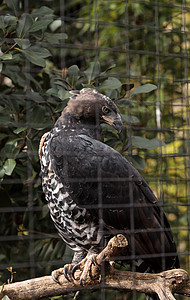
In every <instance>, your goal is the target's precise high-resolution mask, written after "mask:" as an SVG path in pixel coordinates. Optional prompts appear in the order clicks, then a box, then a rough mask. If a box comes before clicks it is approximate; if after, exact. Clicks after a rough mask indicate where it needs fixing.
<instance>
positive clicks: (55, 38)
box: [44, 32, 68, 44]
mask: <svg viewBox="0 0 190 300" xmlns="http://www.w3.org/2000/svg"><path fill="white" fill-rule="evenodd" d="M67 37H68V36H67V34H66V33H49V32H45V34H44V40H45V41H47V42H48V43H50V44H60V41H61V40H64V39H67Z"/></svg>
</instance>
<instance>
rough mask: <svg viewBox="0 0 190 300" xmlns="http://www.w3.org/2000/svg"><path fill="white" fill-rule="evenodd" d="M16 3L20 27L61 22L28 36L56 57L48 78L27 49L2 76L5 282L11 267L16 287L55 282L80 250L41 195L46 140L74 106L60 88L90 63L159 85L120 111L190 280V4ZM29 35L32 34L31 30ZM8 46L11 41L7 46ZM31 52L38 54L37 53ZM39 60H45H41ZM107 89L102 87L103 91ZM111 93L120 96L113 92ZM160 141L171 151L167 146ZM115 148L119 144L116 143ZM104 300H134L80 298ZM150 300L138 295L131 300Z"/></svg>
mask: <svg viewBox="0 0 190 300" xmlns="http://www.w3.org/2000/svg"><path fill="white" fill-rule="evenodd" d="M15 3H16V7H17V10H18V12H19V13H18V14H17V13H16V18H17V22H18V20H19V18H24V17H23V14H25V15H27V16H29V15H30V14H31V13H32V12H35V10H38V9H39V8H40V7H47V8H49V9H51V10H52V11H53V13H54V14H53V17H52V18H53V20H52V22H50V23H47V24H48V25H47V26H46V27H48V26H49V27H48V30H49V33H51V34H52V35H51V36H48V33H47V35H46V34H45V33H44V32H45V30H44V31H42V32H41V31H40V30H41V29H39V31H40V32H39V31H38V32H36V33H35V34H36V36H33V37H32V38H33V40H32V39H30V38H31V34H32V33H33V32H34V31H30V30H28V32H27V30H26V32H25V39H30V42H31V44H32V43H34V45H35V43H36V44H38V43H40V44H39V45H40V46H41V47H42V48H43V47H44V48H47V49H49V51H50V52H51V56H50V57H48V58H46V56H45V55H44V57H45V59H46V67H45V71H44V70H42V67H44V66H43V63H41V65H40V64H39V65H37V62H38V61H37V62H36V64H35V62H34V60H33V61H32V58H31V56H29V54H27V53H26V50H25V49H26V48H24V47H23V48H22V46H21V47H20V49H21V51H23V52H25V57H24V58H23V57H22V59H23V61H22V60H21V61H19V59H20V56H19V55H22V53H21V54H20V52H21V51H20V52H19V53H17V52H16V51H17V49H16V47H15V48H14V47H13V50H14V51H15V52H13V56H14V55H16V54H18V56H17V57H16V56H14V59H15V61H14V63H13V64H12V65H11V64H7V65H6V68H4V67H3V69H2V73H1V77H0V82H1V97H0V103H1V104H0V105H1V106H0V109H1V111H0V114H1V118H2V119H1V122H0V126H1V127H0V139H1V140H0V147H1V165H0V166H1V171H0V172H1V173H0V175H1V178H2V179H1V188H0V197H1V200H0V213H1V217H0V219H1V226H0V281H1V283H4V282H7V279H8V278H9V277H10V270H8V269H7V267H12V268H13V271H15V272H16V273H15V274H14V280H15V281H18V280H24V279H29V278H33V277H37V276H43V275H49V274H50V273H51V271H52V270H54V269H56V268H59V267H61V266H63V264H65V263H69V262H70V261H71V259H72V251H71V250H69V248H68V247H66V245H65V243H64V242H63V241H61V240H60V238H59V237H58V234H57V231H56V229H55V228H54V226H53V223H52V221H51V220H50V216H49V211H48V208H47V203H46V201H45V198H44V195H43V192H42V188H41V173H40V162H39V158H38V145H39V142H40V138H41V136H42V135H43V133H44V132H47V131H49V130H50V129H51V128H52V126H53V124H54V122H55V120H56V119H57V118H58V117H59V115H60V113H61V110H62V108H63V107H64V105H65V102H64V101H65V99H66V97H65V98H64V94H62V92H60V90H61V89H60V86H62V87H63V88H64V89H65V85H64V84H63V85H62V84H61V83H58V84H57V81H60V78H62V79H63V82H64V80H65V77H66V76H67V72H68V70H69V67H71V66H73V65H77V66H78V68H79V69H80V71H81V72H84V71H85V70H87V68H88V66H89V65H90V63H92V62H96V63H97V62H100V66H101V71H102V72H103V71H104V70H105V69H106V68H108V67H109V66H110V65H113V64H115V65H116V68H113V69H112V70H111V71H110V72H111V73H110V74H111V75H109V76H111V77H114V78H117V79H119V80H120V81H121V82H122V83H123V84H132V83H133V84H134V85H135V87H138V86H140V85H143V84H146V83H152V84H154V85H156V86H157V90H156V91H154V92H152V93H145V94H139V95H136V97H134V99H131V98H130V97H131V91H127V92H126V96H125V98H127V100H126V101H131V102H132V105H128V106H127V108H126V106H125V108H123V106H122V105H120V106H119V107H120V110H121V112H125V114H126V117H128V118H127V121H126V119H125V125H126V126H127V140H128V141H131V142H130V143H129V147H128V149H127V153H125V155H126V156H127V157H128V158H129V159H131V160H132V162H133V164H134V165H135V166H136V167H137V168H138V167H139V169H140V172H141V174H142V175H143V177H144V178H145V179H146V181H147V182H148V184H149V185H150V187H151V189H152V190H153V191H154V193H155V195H156V196H157V197H158V199H159V201H160V203H161V206H162V207H163V209H164V211H165V213H166V215H167V218H168V220H169V223H170V225H171V228H172V232H173V234H174V239H175V242H176V245H177V249H178V254H179V259H180V264H181V268H184V269H185V270H187V271H188V272H189V267H190V265H189V262H190V259H189V257H190V256H189V254H190V252H189V251H190V250H189V241H190V239H189V227H190V223H189V222H190V220H189V216H190V124H189V123H190V114H189V113H190V102H189V96H190V91H189V87H190V81H189V51H190V2H189V1H186V0H180V1H177V0H175V1H169V2H168V1H164V0H163V1H158V0H155V1H148V0H147V1H141V0H136V1H130V0H128V1H127V0H126V1H106V0H94V1H80V0H79V1H75V0H73V1H60V2H58V1H56V2H55V1H51V0H50V1H45V0H44V1H42V2H41V3H40V4H39V3H38V2H37V1H26V0H25V1H19V0H18V1H15ZM1 6H2V10H1V17H2V18H5V17H10V15H14V10H13V9H12V7H11V5H10V4H9V1H5V3H4V2H3V3H1ZM44 11H45V10H42V13H41V15H40V11H39V13H38V14H36V15H35V14H34V15H33V17H32V18H33V21H35V20H36V19H35V18H39V19H40V18H42V20H44V19H46V20H47V19H48V18H50V15H51V14H50V12H49V14H48V15H47V14H46V13H47V12H45V15H43V12H44ZM27 18H29V17H27ZM43 18H44V19H43ZM50 19H51V18H50ZM25 20H26V19H25ZM40 20H41V19H40ZM24 26H27V22H26V21H25V23H24ZM49 28H50V29H49ZM10 32H11V29H10V27H9V33H10ZM9 33H7V36H8V38H9V41H6V43H7V44H8V43H9V42H10V43H12V44H11V45H12V46H14V43H15V40H14V38H15V37H14V34H15V33H12V36H9ZM17 33H18V30H17ZM58 33H62V34H63V33H66V34H67V38H66V37H65V38H60V40H59V42H58V43H57V42H56V40H55V39H53V34H54V36H55V35H56V34H58ZM45 37H47V39H46V38H45ZM6 38H7V37H6V36H5V32H4V33H3V37H2V41H3V40H5V39H6ZM12 38H13V41H10V40H11V39H12ZM17 38H19V39H22V38H23V37H21V35H20V36H18V37H17ZM18 43H19V42H18ZM18 45H19V44H18ZM32 45H33V44H32ZM12 46H9V49H8V50H7V48H5V50H4V48H3V47H5V44H2V48H1V51H2V52H1V54H3V53H4V52H6V54H8V53H12V52H11V51H12V49H10V48H11V47H12ZM17 48H18V46H17ZM32 51H34V52H33V54H35V48H33V50H32ZM15 53H16V54H15ZM28 53H29V52H28ZM27 55H28V56H27ZM37 55H38V57H39V59H40V58H41V59H44V58H43V57H42V56H40V53H39V52H38V54H37ZM28 57H29V59H28ZM37 59H38V58H37ZM5 63H6V60H5ZM3 64H4V61H3ZM3 66H4V65H3ZM17 76H18V77H17ZM73 76H78V75H73ZM79 77H80V76H79ZM79 79H80V80H81V78H79ZM74 80H75V81H76V77H75V79H74ZM99 81H101V79H99ZM99 81H98V80H97V81H96V82H95V83H94V84H95V86H96V85H97V86H98V85H99V83H100V82H99ZM81 83H82V81H81V82H80V84H81ZM59 85H60V86H59ZM71 85H72V84H71ZM78 85H79V84H78ZM76 86H77V85H76ZM80 86H81V85H80ZM50 89H51V90H50ZM108 90H109V89H108ZM56 93H57V94H56ZM108 93H110V96H113V94H112V93H111V92H110V90H109V91H108ZM39 94H41V95H42V96H41V98H40V96H38V95H39ZM43 96H44V97H46V98H44V99H45V101H43ZM63 100H64V101H63ZM63 102H64V105H63ZM118 103H119V102H118ZM5 115H6V118H5V117H4V116H5ZM8 118H9V119H8ZM137 136H140V137H143V138H147V139H149V140H152V139H157V140H158V141H160V144H158V147H157V148H156V149H153V150H152V148H154V147H152V148H151V146H149V147H143V145H142V144H141V143H140V142H137V141H138V140H137V139H136V140H135V139H134V137H137ZM161 141H164V142H165V145H164V146H163V145H162V142H161ZM107 142H108V143H111V141H110V140H109V138H108V137H107ZM13 161H14V162H15V165H14V166H12V167H11V165H9V166H8V164H12V163H13V164H14V162H13ZM144 163H145V165H144ZM2 170H3V171H2ZM2 172H3V173H2ZM100 204H102V199H100ZM163 247H164V245H163ZM97 297H99V298H101V299H126V295H124V294H123V293H121V292H116V291H114V293H113V292H110V291H105V290H104V289H102V290H101V291H98V292H95V293H92V294H91V293H90V292H88V293H84V294H82V295H80V296H79V299H89V298H94V299H96V298H97ZM130 297H131V298H130ZM143 297H144V296H143V295H139V294H137V293H135V292H134V293H133V294H131V295H130V296H129V298H127V299H144V298H143ZM177 297H178V298H177ZM176 298H177V299H186V297H185V296H176Z"/></svg>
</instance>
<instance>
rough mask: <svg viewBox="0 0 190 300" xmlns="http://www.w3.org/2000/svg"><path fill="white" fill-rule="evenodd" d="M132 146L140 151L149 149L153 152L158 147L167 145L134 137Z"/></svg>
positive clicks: (154, 140) (158, 141)
mask: <svg viewBox="0 0 190 300" xmlns="http://www.w3.org/2000/svg"><path fill="white" fill-rule="evenodd" d="M131 143H132V146H133V147H135V148H140V149H148V150H153V149H156V148H158V147H162V146H165V143H164V142H162V141H160V140H158V139H151V140H149V139H146V138H143V137H140V136H132V137H131Z"/></svg>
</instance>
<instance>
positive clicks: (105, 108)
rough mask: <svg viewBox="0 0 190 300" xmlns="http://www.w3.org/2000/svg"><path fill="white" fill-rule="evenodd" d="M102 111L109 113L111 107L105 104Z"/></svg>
mask: <svg viewBox="0 0 190 300" xmlns="http://www.w3.org/2000/svg"><path fill="white" fill-rule="evenodd" d="M102 112H103V113H104V114H108V113H109V112H110V109H109V108H108V107H107V106H103V107H102Z"/></svg>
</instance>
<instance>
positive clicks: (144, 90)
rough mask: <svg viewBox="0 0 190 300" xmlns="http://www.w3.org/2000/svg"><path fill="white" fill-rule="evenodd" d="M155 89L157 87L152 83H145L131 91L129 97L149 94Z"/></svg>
mask: <svg viewBox="0 0 190 300" xmlns="http://www.w3.org/2000/svg"><path fill="white" fill-rule="evenodd" d="M156 89H157V86H156V85H154V84H152V83H146V84H144V85H141V86H138V87H137V88H136V89H134V90H133V92H132V93H131V95H137V94H143V93H149V92H151V91H154V90H156Z"/></svg>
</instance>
